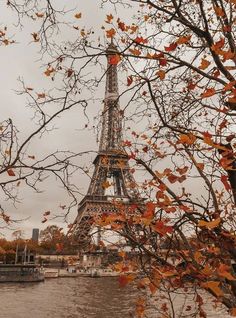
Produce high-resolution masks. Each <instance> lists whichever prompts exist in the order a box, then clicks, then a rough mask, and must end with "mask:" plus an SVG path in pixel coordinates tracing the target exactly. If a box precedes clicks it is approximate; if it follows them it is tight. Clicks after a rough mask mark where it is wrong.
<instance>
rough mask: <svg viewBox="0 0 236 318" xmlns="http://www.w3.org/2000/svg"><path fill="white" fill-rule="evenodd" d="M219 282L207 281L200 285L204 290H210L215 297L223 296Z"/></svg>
mask: <svg viewBox="0 0 236 318" xmlns="http://www.w3.org/2000/svg"><path fill="white" fill-rule="evenodd" d="M219 284H220V282H216V281H209V282H206V283H202V284H201V286H202V287H204V288H208V289H210V290H211V291H212V292H213V293H214V294H215V295H216V296H217V297H220V296H223V295H224V293H223V291H222V290H221V289H220V287H219Z"/></svg>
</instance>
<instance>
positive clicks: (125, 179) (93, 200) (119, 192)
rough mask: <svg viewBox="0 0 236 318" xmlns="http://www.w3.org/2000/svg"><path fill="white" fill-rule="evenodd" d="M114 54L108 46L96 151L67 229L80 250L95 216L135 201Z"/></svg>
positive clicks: (114, 49)
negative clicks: (124, 137)
mask: <svg viewBox="0 0 236 318" xmlns="http://www.w3.org/2000/svg"><path fill="white" fill-rule="evenodd" d="M117 54H119V52H118V50H117V48H116V46H115V45H114V44H113V43H111V44H110V45H109V46H108V48H107V50H106V56H107V70H106V87H105V98H104V108H103V112H102V115H101V121H102V129H101V136H100V143H99V151H98V154H97V156H96V158H95V160H94V162H93V164H94V172H93V176H92V178H91V182H90V185H89V188H88V191H87V194H86V195H85V197H84V198H83V199H82V201H81V202H80V203H79V206H78V214H77V217H76V219H75V221H74V224H73V227H72V229H71V232H72V233H73V236H74V237H75V240H76V242H77V244H78V247H79V249H82V250H83V249H86V248H87V247H88V245H89V243H90V242H91V231H92V229H93V227H94V226H95V224H94V218H95V217H96V216H98V215H101V214H104V213H105V214H108V213H111V212H113V213H114V212H116V211H117V205H115V204H114V201H119V202H120V201H121V202H122V203H123V204H125V205H128V206H129V205H131V204H132V203H134V202H137V201H138V200H139V199H138V198H139V193H138V191H137V186H136V183H135V180H134V177H133V174H132V173H131V171H130V166H129V162H128V160H129V158H128V155H127V153H126V152H125V150H124V148H123V146H122V118H123V115H122V112H121V110H120V105H119V90H118V74H117V64H116V63H112V59H114V57H115V56H116V55H117Z"/></svg>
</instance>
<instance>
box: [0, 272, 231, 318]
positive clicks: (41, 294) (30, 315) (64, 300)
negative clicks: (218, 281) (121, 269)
mask: <svg viewBox="0 0 236 318" xmlns="http://www.w3.org/2000/svg"><path fill="white" fill-rule="evenodd" d="M139 296H140V295H138V293H137V291H136V289H134V288H131V287H125V288H121V287H119V285H118V282H117V278H115V277H104V278H87V277H77V278H59V279H47V280H46V281H45V282H42V283H27V284H22V283H18V284H14V283H8V284H0V318H131V317H134V315H133V312H134V307H135V305H134V304H135V302H136V301H137V298H138V297H139ZM205 297H206V295H204V299H205ZM160 298H161V299H162V298H163V297H162V296H161V297H160ZM190 298H191V297H190ZM161 299H159V301H157V303H159V306H158V305H155V309H150V310H149V312H148V314H147V316H145V317H148V318H160V317H163V316H162V315H160V313H159V312H158V307H159V308H160V307H161V306H160V301H161ZM210 302H211V300H210V298H209V304H210ZM175 303H176V304H177V305H176V306H177V307H180V306H182V305H181V299H180V297H179V298H178V297H177V300H176V301H175ZM185 305H188V304H187V303H186V302H185ZM205 309H206V311H207V313H208V315H207V317H209V318H228V317H230V316H229V315H228V314H227V313H226V311H225V309H224V308H223V309H222V308H221V307H217V308H214V306H213V303H212V304H211V305H207V306H206V308H205ZM184 311H185V310H183V312H182V314H181V315H176V317H195V316H192V315H191V314H190V312H184Z"/></svg>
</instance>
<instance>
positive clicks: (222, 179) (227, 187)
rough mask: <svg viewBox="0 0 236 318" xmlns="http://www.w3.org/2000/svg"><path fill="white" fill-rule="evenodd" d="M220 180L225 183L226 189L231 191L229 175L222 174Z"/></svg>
mask: <svg viewBox="0 0 236 318" xmlns="http://www.w3.org/2000/svg"><path fill="white" fill-rule="evenodd" d="M220 180H221V182H222V183H223V185H224V187H225V190H226V191H228V192H229V191H230V190H231V186H230V184H229V182H228V177H227V176H225V175H222V176H221V178H220Z"/></svg>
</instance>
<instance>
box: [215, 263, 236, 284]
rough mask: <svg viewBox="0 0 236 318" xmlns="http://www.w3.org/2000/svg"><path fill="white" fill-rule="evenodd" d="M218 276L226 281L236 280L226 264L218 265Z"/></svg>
mask: <svg viewBox="0 0 236 318" xmlns="http://www.w3.org/2000/svg"><path fill="white" fill-rule="evenodd" d="M217 273H218V275H219V276H221V277H224V278H227V279H228V280H236V278H235V277H234V276H233V275H232V274H231V273H230V267H229V266H228V265H226V264H220V266H219V267H218V269H217Z"/></svg>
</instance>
